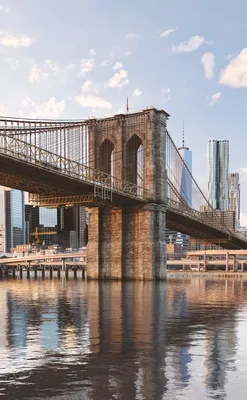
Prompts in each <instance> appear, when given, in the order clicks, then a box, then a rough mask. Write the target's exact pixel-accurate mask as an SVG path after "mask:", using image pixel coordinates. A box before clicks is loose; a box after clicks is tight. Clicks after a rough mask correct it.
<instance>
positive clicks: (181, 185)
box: [165, 127, 192, 253]
mask: <svg viewBox="0 0 247 400" xmlns="http://www.w3.org/2000/svg"><path fill="white" fill-rule="evenodd" d="M178 151H179V153H180V155H181V158H182V159H183V161H184V162H185V164H186V165H187V167H188V169H189V171H190V172H192V151H191V150H190V149H189V148H188V147H186V146H185V141H184V127H183V137H182V147H179V148H178ZM176 170H177V173H178V182H177V185H178V186H177V188H178V191H179V193H180V196H181V197H182V198H183V199H184V200H185V201H186V203H187V204H188V206H189V207H192V178H191V175H190V173H189V172H188V170H187V168H186V167H185V165H182V163H181V162H178V166H176ZM165 239H166V243H167V244H172V245H174V253H183V252H186V251H188V248H189V236H188V235H185V234H183V233H180V232H176V231H171V230H169V229H166V233H165Z"/></svg>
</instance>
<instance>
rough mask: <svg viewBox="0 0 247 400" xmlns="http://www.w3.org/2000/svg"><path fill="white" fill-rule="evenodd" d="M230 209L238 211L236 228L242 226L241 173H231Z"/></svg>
mask: <svg viewBox="0 0 247 400" xmlns="http://www.w3.org/2000/svg"><path fill="white" fill-rule="evenodd" d="M229 209H230V210H231V211H235V213H236V228H237V229H238V228H239V227H240V184H239V174H238V173H237V172H231V173H230V174H229Z"/></svg>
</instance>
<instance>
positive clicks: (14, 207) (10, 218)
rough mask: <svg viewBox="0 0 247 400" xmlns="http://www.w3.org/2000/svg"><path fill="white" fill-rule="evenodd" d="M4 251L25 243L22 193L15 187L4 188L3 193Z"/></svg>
mask: <svg viewBox="0 0 247 400" xmlns="http://www.w3.org/2000/svg"><path fill="white" fill-rule="evenodd" d="M4 216H5V218H4V231H5V251H6V252H10V250H11V249H12V248H14V247H16V246H17V245H22V244H25V206H24V193H23V192H22V191H20V190H16V189H6V190H5V195H4Z"/></svg>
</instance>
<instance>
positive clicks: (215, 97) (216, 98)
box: [209, 92, 221, 106]
mask: <svg viewBox="0 0 247 400" xmlns="http://www.w3.org/2000/svg"><path fill="white" fill-rule="evenodd" d="M220 98H221V93H219V92H218V93H215V94H213V95H212V97H211V101H210V103H209V105H210V106H213V105H214V104H216V103H218V101H219V99H220Z"/></svg>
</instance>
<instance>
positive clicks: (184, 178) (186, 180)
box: [178, 132, 192, 207]
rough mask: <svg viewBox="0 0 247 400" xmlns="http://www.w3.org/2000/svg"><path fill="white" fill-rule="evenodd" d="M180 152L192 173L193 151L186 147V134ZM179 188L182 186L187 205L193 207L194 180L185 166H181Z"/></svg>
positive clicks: (181, 190) (181, 192)
mask: <svg viewBox="0 0 247 400" xmlns="http://www.w3.org/2000/svg"><path fill="white" fill-rule="evenodd" d="M178 151H179V153H180V155H181V157H182V159H183V161H184V162H185V164H186V165H187V167H188V169H189V171H190V172H191V171H192V151H191V150H190V149H189V148H188V147H186V146H185V145H184V132H183V141H182V147H179V148H178ZM179 175H180V176H179V178H180V179H179V186H180V195H181V196H182V197H183V199H184V200H185V201H186V203H187V204H188V205H189V206H190V207H192V178H191V176H190V174H189V172H188V170H187V168H186V167H185V165H181V171H180V174H179Z"/></svg>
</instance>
